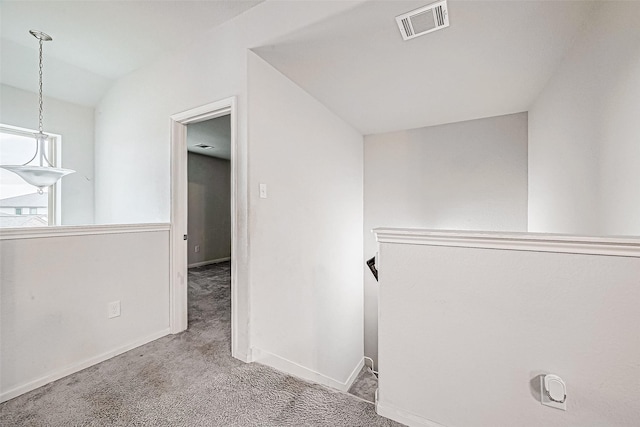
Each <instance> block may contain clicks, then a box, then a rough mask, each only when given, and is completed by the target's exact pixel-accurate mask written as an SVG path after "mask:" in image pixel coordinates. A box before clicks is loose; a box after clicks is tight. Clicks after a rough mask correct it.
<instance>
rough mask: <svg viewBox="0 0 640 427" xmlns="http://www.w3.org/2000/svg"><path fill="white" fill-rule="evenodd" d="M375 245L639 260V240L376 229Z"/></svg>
mask: <svg viewBox="0 0 640 427" xmlns="http://www.w3.org/2000/svg"><path fill="white" fill-rule="evenodd" d="M373 233H374V234H375V236H376V240H377V241H378V243H397V244H410V245H426V246H454V247H462V248H480V249H502V250H513V251H532V252H556V253H570V254H585V255H608V256H624V257H636V258H640V238H634V237H592V236H571V235H565V234H543V233H511V232H489V231H486V232H485V231H477V232H476V231H441V230H425V229H417V228H416V229H412V228H376V229H374V230H373Z"/></svg>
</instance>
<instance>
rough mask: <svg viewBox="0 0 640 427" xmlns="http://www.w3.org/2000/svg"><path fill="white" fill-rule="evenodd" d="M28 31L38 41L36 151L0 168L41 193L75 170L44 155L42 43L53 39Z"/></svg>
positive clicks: (37, 32)
mask: <svg viewBox="0 0 640 427" xmlns="http://www.w3.org/2000/svg"><path fill="white" fill-rule="evenodd" d="M29 32H30V33H31V35H33V36H34V37H35V38H37V39H38V42H39V43H40V56H39V58H40V98H39V100H40V109H39V115H38V133H36V134H34V137H35V139H36V152H35V154H34V155H33V157H32V158H31V159H30V160H29V161H28V162H27V163H25V164H23V165H22V166H13V165H7V166H4V165H3V166H0V168H2V169H6V170H8V171H11V172H13V173H15V174H16V175H18V176H20V178H22V179H24V180H25V181H26V182H27V183H28V184H31V185H33V186H35V187H38V194H42V193H43V192H44V188H45V187H50V186H52V185H53V184H55V183H56V182H58V180H59V179H60V178H62V177H63V176H65V175H68V174H70V173H74V172H75V171H74V170H71V169H62V168H56V167H54V166H53V165H52V164H51V162H50V161H49V159H48V158H47V155H46V142H47V138H48V135H46V134H44V133H43V132H42V43H43V42H45V41H51V40H53V39H52V38H51V36H49V35H48V34H45V33H43V32H41V31H36V30H31V31H29ZM36 157H38V159H39V166H28V165H29V163H31V162H32V161H33V159H35V158H36Z"/></svg>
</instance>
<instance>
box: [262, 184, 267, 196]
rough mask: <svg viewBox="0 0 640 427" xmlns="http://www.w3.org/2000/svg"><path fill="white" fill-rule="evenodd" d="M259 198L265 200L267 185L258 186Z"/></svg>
mask: <svg viewBox="0 0 640 427" xmlns="http://www.w3.org/2000/svg"><path fill="white" fill-rule="evenodd" d="M260 198H261V199H266V198H267V184H260Z"/></svg>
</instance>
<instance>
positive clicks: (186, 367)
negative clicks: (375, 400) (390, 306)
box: [0, 262, 399, 426]
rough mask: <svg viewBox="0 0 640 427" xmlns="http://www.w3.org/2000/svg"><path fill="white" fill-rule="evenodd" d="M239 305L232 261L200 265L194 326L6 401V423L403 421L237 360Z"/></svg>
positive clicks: (192, 286)
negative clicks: (234, 312) (233, 324)
mask: <svg viewBox="0 0 640 427" xmlns="http://www.w3.org/2000/svg"><path fill="white" fill-rule="evenodd" d="M230 311H231V304H230V265H229V263H228V262H227V263H222V264H216V265H212V266H207V267H199V268H195V269H192V270H190V271H189V329H188V330H187V331H185V332H183V333H180V334H176V335H170V336H167V337H164V338H161V339H159V340H156V341H154V342H151V343H149V344H146V345H144V346H142V347H138V348H136V349H134V350H131V351H129V352H127V353H124V354H122V355H120V356H117V357H114V358H113V359H110V360H108V361H106V362H103V363H100V364H98V365H95V366H92V367H90V368H88V369H85V370H83V371H80V372H77V373H75V374H72V375H70V376H68V377H65V378H63V379H61V380H58V381H55V382H53V383H51V384H48V385H46V386H44V387H41V388H39V389H37V390H34V391H32V392H29V393H26V394H24V395H22V396H19V397H17V398H15V399H12V400H10V401H8V402H5V403H3V404H1V405H0V425H2V426H71V425H73V426H107V425H108V426H125V425H126V426H131V425H139V426H140V425H149V426H397V425H399V424H396V423H394V422H392V421H389V420H387V419H385V418H382V417H379V416H378V415H376V413H375V410H374V407H373V405H372V404H370V403H366V402H364V401H363V400H361V399H359V398H357V397H354V396H351V395H349V394H346V393H341V392H338V391H334V390H331V389H328V388H325V387H323V386H320V385H317V384H312V383H309V382H306V381H302V380H300V379H297V378H294V377H291V376H289V375H286V374H283V373H281V372H278V371H276V370H274V369H271V368H269V367H266V366H263V365H260V364H258V363H249V364H245V363H243V362H240V361H238V360H236V359H233V358H232V357H231V350H230V333H231V328H230V314H231V313H230ZM369 388H370V387H369ZM369 392H370V390H369Z"/></svg>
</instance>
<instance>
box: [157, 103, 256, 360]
mask: <svg viewBox="0 0 640 427" xmlns="http://www.w3.org/2000/svg"><path fill="white" fill-rule="evenodd" d="M225 117H228V119H222V120H221V121H220V122H217V124H218V125H221V123H224V122H225V121H226V120H228V124H229V126H228V129H229V130H228V133H229V134H230V146H229V153H228V157H229V163H230V164H229V168H230V174H229V175H230V189H229V190H230V206H229V210H228V213H229V216H230V218H229V221H230V229H231V230H230V233H231V260H230V261H222V262H227V263H229V264H227V267H228V269H229V271H228V276H230V277H228V276H227V277H228V278H227V281H229V280H230V282H231V285H230V289H228V291H227V292H228V293H230V296H229V297H228V299H227V301H228V300H229V299H230V307H226V306H225V307H222V308H220V307H218V309H219V310H224V311H226V312H227V314H228V318H229V319H230V323H231V328H230V329H231V330H230V331H228V332H230V341H231V342H230V347H231V356H233V357H235V358H238V359H240V360H243V361H251V360H250V357H249V354H248V348H249V346H248V338H247V337H248V310H247V303H248V298H247V296H246V295H247V293H246V288H247V283H246V222H245V221H242V218H245V217H244V216H243V215H241V214H240V213H241V212H245V210H246V200H245V198H244V197H245V193H244V192H243V193H242V194H241V195H240V196H239V189H240V188H244V187H243V186H245V185H246V177H245V175H244V172H243V170H242V169H241V168H240V167H239V165H242V164H244V162H245V161H246V159H245V158H244V157H243V158H239V154H238V153H239V152H240V151H239V150H238V144H237V119H236V99H235V97H232V98H227V99H223V100H221V101H216V102H213V103H210V104H206V105H202V106H200V107H196V108H193V109H190V110H187V111H184V112H182V113H178V114H174V115H172V116H171V235H170V236H171V238H170V240H171V241H170V247H171V262H170V269H171V284H170V289H169V309H170V312H169V319H170V330H171V333H174V334H176V333H179V332H182V331H184V330H186V329H187V325H188V265H189V254H190V253H192V254H195V253H199V254H202V255H204V257H203V258H202V260H200V261H194V258H192V262H191V263H192V265H193V264H197V263H199V262H202V263H207V264H208V263H209V262H212V261H221V259H224V258H225V256H220V255H208V256H207V255H206V253H203V250H204V248H203V247H202V245H200V248H199V252H195V246H196V245H197V243H196V242H193V244H191V245H190V243H191V240H190V239H189V233H188V227H189V224H188V223H189V221H188V211H189V209H188V204H189V197H188V189H189V183H188V163H189V161H188V153H189V150H188V149H187V128H188V126H191V125H194V124H199V123H202V122H206V121H209V120H213V119H218V118H225ZM202 126H203V127H204V128H206V126H207V125H202ZM224 126H226V124H224ZM192 129H195V128H192ZM205 145H206V144H205ZM213 145H214V147H215V143H214V144H213ZM200 148H202V149H203V150H213V149H211V148H205V147H200ZM242 153H244V152H242ZM240 155H244V154H240ZM209 185H211V183H209ZM227 188H229V187H227ZM216 264H220V262H216V263H212V264H208V265H216ZM203 266H204V265H200V266H194V267H196V268H199V267H203ZM239 273H241V274H242V280H241V279H240V278H239V276H240V274H239ZM227 287H228V285H227ZM225 335H226V333H225Z"/></svg>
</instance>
